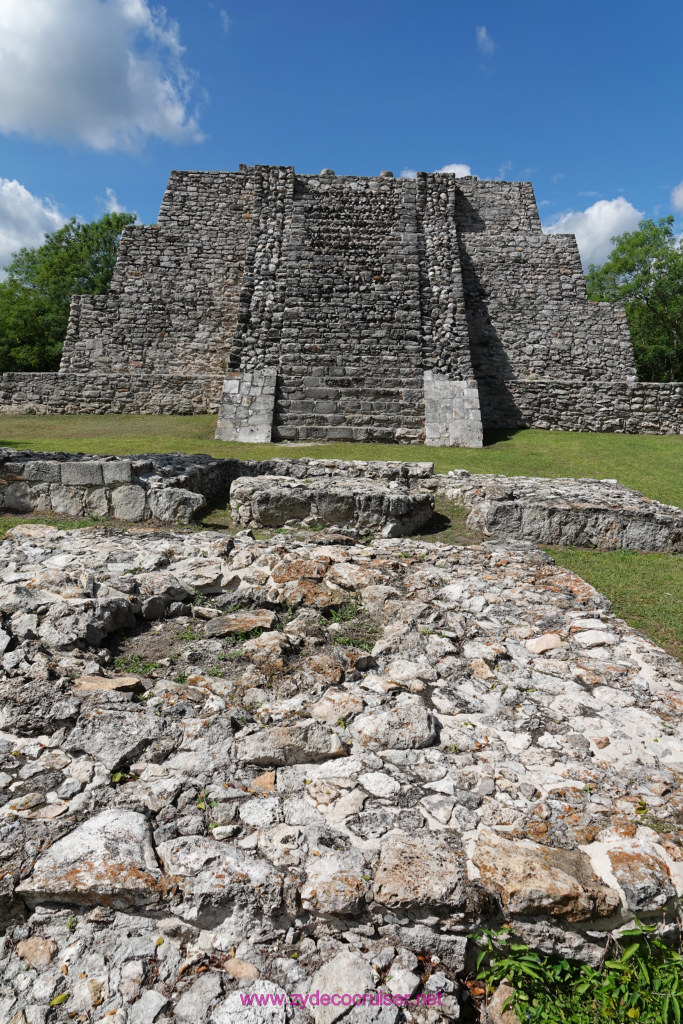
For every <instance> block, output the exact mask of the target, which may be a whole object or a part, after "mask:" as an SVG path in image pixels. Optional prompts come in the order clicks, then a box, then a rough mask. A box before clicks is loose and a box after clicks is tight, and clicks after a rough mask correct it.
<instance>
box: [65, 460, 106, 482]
mask: <svg viewBox="0 0 683 1024" xmlns="http://www.w3.org/2000/svg"><path fill="white" fill-rule="evenodd" d="M61 478H62V483H63V484H64V485H65V486H68V485H71V486H73V485H77V486H83V485H84V484H86V485H87V484H90V485H93V484H95V485H96V484H102V483H104V477H103V475H102V463H101V462H62V463H61Z"/></svg>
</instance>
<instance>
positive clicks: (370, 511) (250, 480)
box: [230, 476, 434, 537]
mask: <svg viewBox="0 0 683 1024" xmlns="http://www.w3.org/2000/svg"><path fill="white" fill-rule="evenodd" d="M230 508H231V509H232V517H233V519H234V521H235V522H236V523H237V524H239V525H240V526H244V527H263V526H267V527H277V526H294V525H299V524H303V525H304V526H309V527H321V526H334V527H339V528H344V527H351V528H353V529H356V530H359V531H360V532H361V533H363V532H372V533H375V532H381V533H382V535H383V536H384V537H403V536H407V535H410V534H411V533H416V532H417V531H418V530H419V529H420V527H422V526H425V525H426V524H427V523H428V522H429V520H430V519H431V517H432V514H433V512H434V498H433V497H432V495H431V494H429V493H428V492H427V491H408V490H406V489H405V488H403V487H400V486H399V485H398V484H396V483H389V484H387V483H384V482H381V483H380V482H377V481H374V480H363V479H346V480H344V479H336V480H329V479H319V480H303V481H302V480H292V479H290V478H288V477H282V476H279V477H278V476H257V477H239V478H238V479H237V480H235V481H234V483H233V485H232V487H231V488H230Z"/></svg>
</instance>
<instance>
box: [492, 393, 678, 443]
mask: <svg viewBox="0 0 683 1024" xmlns="http://www.w3.org/2000/svg"><path fill="white" fill-rule="evenodd" d="M479 391H480V399H481V405H482V419H483V421H484V427H485V429H489V430H493V429H506V428H509V427H536V428H538V429H541V430H579V431H589V432H591V433H618V434H683V383H682V382H674V383H670V384H663V383H645V382H643V381H615V380H602V381H595V380H591V381H581V380H509V381H506V382H505V384H500V385H494V384H491V385H486V384H480V388H479Z"/></svg>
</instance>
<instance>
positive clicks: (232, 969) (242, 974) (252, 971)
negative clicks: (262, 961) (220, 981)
mask: <svg viewBox="0 0 683 1024" xmlns="http://www.w3.org/2000/svg"><path fill="white" fill-rule="evenodd" d="M224 970H225V973H226V974H229V975H230V976H231V977H232V978H237V979H238V980H239V981H255V980H256V978H258V976H259V974H260V972H259V969H258V967H256V966H255V964H250V963H249V961H248V960H240V959H239V957H232V958H231V959H230V960H226V961H225V967H224Z"/></svg>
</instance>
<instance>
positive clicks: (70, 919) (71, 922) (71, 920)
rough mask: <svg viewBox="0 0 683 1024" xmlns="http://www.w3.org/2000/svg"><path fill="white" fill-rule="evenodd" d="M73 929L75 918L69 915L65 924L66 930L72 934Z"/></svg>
mask: <svg viewBox="0 0 683 1024" xmlns="http://www.w3.org/2000/svg"><path fill="white" fill-rule="evenodd" d="M75 927H76V918H75V917H74V916H73V914H69V917H68V920H67V922H66V930H67V931H68V932H72V931H73V930H74V928H75Z"/></svg>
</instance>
